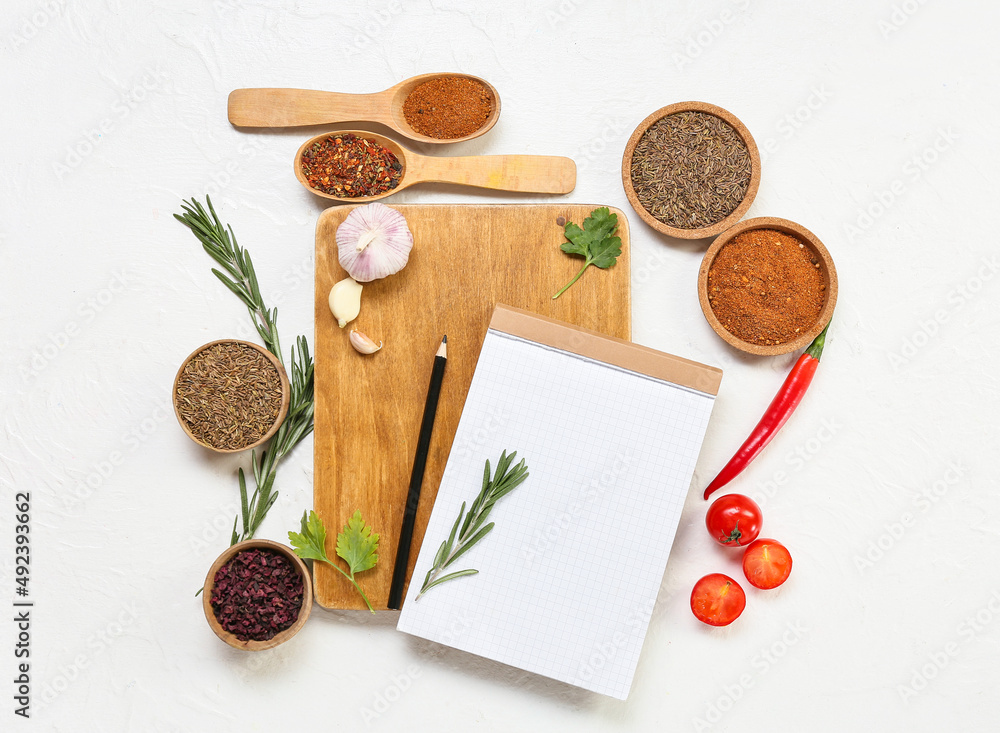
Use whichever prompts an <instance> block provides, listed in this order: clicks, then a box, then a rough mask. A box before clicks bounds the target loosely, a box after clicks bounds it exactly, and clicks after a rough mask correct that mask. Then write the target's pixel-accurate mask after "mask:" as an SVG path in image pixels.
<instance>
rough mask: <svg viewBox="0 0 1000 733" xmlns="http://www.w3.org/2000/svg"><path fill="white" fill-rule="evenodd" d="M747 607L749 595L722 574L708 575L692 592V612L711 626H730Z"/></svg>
mask: <svg viewBox="0 0 1000 733" xmlns="http://www.w3.org/2000/svg"><path fill="white" fill-rule="evenodd" d="M746 606H747V594H746V593H744V592H743V589H742V588H741V587H740V584H739V583H737V582H736V581H735V580H733V579H732V578H730V577H729V576H728V575H723V574H722V573H712V574H711V575H706V576H705V577H704V578H702V579H701V580H699V581H698V582H697V583H695V584H694V589H693V590H692V591H691V610H692V611H693V612H694V615H695V617H696V618H697V619H698V620H699V621H703V622H704V623H706V624H708V625H709V626H728V625H729V624H731V623H732V622H733V621H735V620H736V619H737V618H739V616H740V614H741V613H743V609H744V608H746Z"/></svg>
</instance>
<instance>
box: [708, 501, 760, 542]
mask: <svg viewBox="0 0 1000 733" xmlns="http://www.w3.org/2000/svg"><path fill="white" fill-rule="evenodd" d="M763 524H764V517H763V515H762V514H761V511H760V507H759V506H758V505H757V502H755V501H754V500H753V499H751V498H750V497H749V496H743V494H726V495H725V496H720V497H719V498H718V499H716V500H715V501H713V502H712V506H710V507H709V508H708V514H706V515H705V526H706V527H708V533H709V534H710V535H712V537H713V538H714V539H715V541H716V542H718V543H719V544H720V545H725V546H726V547H745V546H746V545H749V544H750V543H751V542H753V541H754V540H755V539H757V535H759V534H760V528H761V525H763Z"/></svg>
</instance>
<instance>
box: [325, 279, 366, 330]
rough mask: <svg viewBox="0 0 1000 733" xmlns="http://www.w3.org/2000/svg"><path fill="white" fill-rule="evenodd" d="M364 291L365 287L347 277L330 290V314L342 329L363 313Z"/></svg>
mask: <svg viewBox="0 0 1000 733" xmlns="http://www.w3.org/2000/svg"><path fill="white" fill-rule="evenodd" d="M362 289H363V286H362V285H361V284H360V283H358V282H357V281H355V280H354V279H353V278H350V277H345V278H344V279H343V280H341V281H340V282H338V283H337V284H336V285H334V286H333V287H332V288H331V289H330V299H329V300H330V312H331V313H333V317H334V318H336V319H337V325H339V326H340V327H341V328H343V327H344V326H346V325H347V324H348V323H350V322H351V321H353V320H354V319H355V318H357V317H358V314H359V313H360V312H361V290H362Z"/></svg>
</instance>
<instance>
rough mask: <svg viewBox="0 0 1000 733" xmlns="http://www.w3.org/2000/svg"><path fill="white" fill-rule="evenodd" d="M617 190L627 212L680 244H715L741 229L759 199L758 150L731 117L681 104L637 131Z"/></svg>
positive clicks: (705, 105) (709, 107)
mask: <svg viewBox="0 0 1000 733" xmlns="http://www.w3.org/2000/svg"><path fill="white" fill-rule="evenodd" d="M667 118H669V119H667ZM647 133H648V134H647ZM721 153H725V154H726V156H725V157H723V156H722V155H720V154H721ZM622 185H623V186H624V187H625V195H626V196H627V197H628V201H629V203H630V204H632V208H633V209H635V211H636V213H637V214H639V217H640V218H641V219H642V220H643V221H644V222H646V223H647V224H649V226H651V227H653V229H655V230H656V231H658V232H660V233H662V234H666V235H668V236H670V237H677V238H678V239H705V238H708V237H714V236H716V235H718V234H721V233H722V232H724V231H725V230H726V229H728V228H729V227H731V226H733V224H735V223H736V222H738V221H739V220H740V219H741V218H742V217H743V216H744V215H745V214H746V213H747V211H748V210H749V208H750V205H751V204H752V203H753V200H754V198H755V197H756V196H757V189H758V188H759V187H760V151H759V150H758V149H757V143H756V142H754V139H753V136H752V135H751V134H750V131H749V130H748V129H747V128H746V125H744V124H743V123H742V122H740V120H739V119H738V118H737V117H736V116H735V115H734V114H732V113H731V112H728V111H726V110H724V109H722V107H717V106H716V105H714V104H708V103H706V102H678V103H676V104H671V105H668V106H666V107H663V108H661V109H658V110H656V112H653V114H651V115H649V117H647V118H646V119H644V120H643V121H642V122H641V123H639V126H638V127H636V128H635V132H633V133H632V137H630V138H629V140H628V144H627V145H626V146H625V153H624V155H623V156H622ZM682 220H683V221H686V223H682Z"/></svg>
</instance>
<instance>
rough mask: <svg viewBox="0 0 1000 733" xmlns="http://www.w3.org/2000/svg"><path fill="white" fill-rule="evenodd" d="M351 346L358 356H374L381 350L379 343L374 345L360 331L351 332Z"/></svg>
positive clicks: (380, 343)
mask: <svg viewBox="0 0 1000 733" xmlns="http://www.w3.org/2000/svg"><path fill="white" fill-rule="evenodd" d="M351 346H353V347H354V350H355V351H357V352H358V353H359V354H374V353H375V352H376V351H378V350H379V349H381V348H382V342H381V341H379V342H378V344H376V343H375V342H374V341H372V340H371V339H370V338H368V337H367V336H365V335H364V334H363V333H361V331H351Z"/></svg>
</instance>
